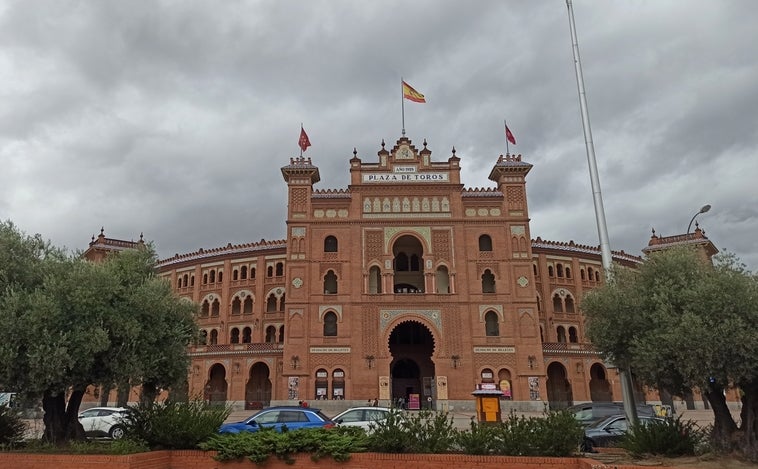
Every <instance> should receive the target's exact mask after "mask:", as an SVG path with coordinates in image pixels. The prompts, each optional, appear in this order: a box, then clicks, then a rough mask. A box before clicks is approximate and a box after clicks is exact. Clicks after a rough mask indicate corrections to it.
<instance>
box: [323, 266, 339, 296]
mask: <svg viewBox="0 0 758 469" xmlns="http://www.w3.org/2000/svg"><path fill="white" fill-rule="evenodd" d="M336 294H337V275H336V274H335V273H334V271H333V270H329V271H328V272H327V273H326V275H324V295H336Z"/></svg>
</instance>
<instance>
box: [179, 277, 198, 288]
mask: <svg viewBox="0 0 758 469" xmlns="http://www.w3.org/2000/svg"><path fill="white" fill-rule="evenodd" d="M182 278H184V286H185V287H186V286H187V274H184V277H182ZM192 279H193V280H194V279H195V276H194V275H193V276H192ZM193 283H194V282H193Z"/></svg>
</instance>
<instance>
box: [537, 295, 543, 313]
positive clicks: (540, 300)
mask: <svg viewBox="0 0 758 469" xmlns="http://www.w3.org/2000/svg"><path fill="white" fill-rule="evenodd" d="M537 311H542V298H541V297H540V296H539V295H537Z"/></svg>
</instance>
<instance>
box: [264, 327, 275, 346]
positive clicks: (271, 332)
mask: <svg viewBox="0 0 758 469" xmlns="http://www.w3.org/2000/svg"><path fill="white" fill-rule="evenodd" d="M274 342H276V327H274V326H268V327H267V328H266V343H267V344H273V343H274Z"/></svg>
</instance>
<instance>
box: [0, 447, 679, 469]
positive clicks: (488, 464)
mask: <svg viewBox="0 0 758 469" xmlns="http://www.w3.org/2000/svg"><path fill="white" fill-rule="evenodd" d="M213 454H215V453H212V452H208V453H206V452H203V451H153V452H150V453H140V454H131V455H127V456H106V455H86V456H85V455H68V454H26V453H0V467H2V468H9V469H11V468H12V469H50V468H54V469H90V468H92V469H95V468H98V469H99V468H108V469H252V468H255V467H258V466H256V465H254V464H253V463H252V462H250V461H248V460H246V459H243V460H240V461H231V462H219V461H216V460H214V459H213ZM295 459H296V463H295V466H294V467H297V468H299V469H327V468H331V467H335V466H339V467H340V468H343V469H376V468H377V467H380V468H382V469H407V468H408V467H414V468H417V469H437V468H439V467H446V466H450V467H460V468H466V469H502V468H506V467H507V468H508V469H610V468H611V467H613V468H614V469H642V466H606V465H604V464H602V463H600V462H598V461H595V460H592V459H586V458H542V457H540V458H523V457H512V456H470V455H462V454H383V453H357V454H353V455H352V457H351V458H350V460H349V461H347V462H345V463H341V464H338V463H335V462H334V461H333V460H332V459H329V458H325V459H322V460H321V461H318V462H314V461H311V459H310V456H309V455H305V454H301V455H297V456H295ZM263 467H265V468H266V469H289V468H291V467H293V466H291V465H288V464H287V463H285V462H284V461H281V460H279V459H276V457H274V456H272V457H271V458H270V459H269V460H268V462H267V463H266V464H265V466H263ZM669 469H676V468H669Z"/></svg>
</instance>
